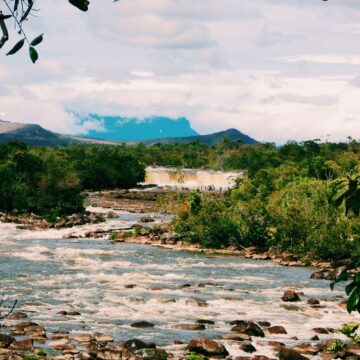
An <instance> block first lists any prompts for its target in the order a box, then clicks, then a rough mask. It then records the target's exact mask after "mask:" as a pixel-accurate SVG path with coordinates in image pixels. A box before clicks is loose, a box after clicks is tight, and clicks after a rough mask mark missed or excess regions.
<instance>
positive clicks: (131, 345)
mask: <svg viewBox="0 0 360 360" xmlns="http://www.w3.org/2000/svg"><path fill="white" fill-rule="evenodd" d="M124 348H125V349H133V350H140V349H155V348H156V345H155V344H154V343H146V342H144V341H142V340H139V339H132V340H128V341H126V342H125V344H124Z"/></svg>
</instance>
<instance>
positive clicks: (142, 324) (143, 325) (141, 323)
mask: <svg viewBox="0 0 360 360" xmlns="http://www.w3.org/2000/svg"><path fill="white" fill-rule="evenodd" d="M130 326H131V327H135V328H151V327H154V326H155V324H153V323H151V322H148V321H138V322H135V323H132V324H131V325H130Z"/></svg>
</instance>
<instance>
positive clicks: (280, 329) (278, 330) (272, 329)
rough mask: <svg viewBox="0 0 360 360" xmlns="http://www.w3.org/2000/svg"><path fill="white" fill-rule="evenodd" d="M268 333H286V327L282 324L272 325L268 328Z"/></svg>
mask: <svg viewBox="0 0 360 360" xmlns="http://www.w3.org/2000/svg"><path fill="white" fill-rule="evenodd" d="M268 331H269V333H270V334H287V331H286V329H285V328H284V327H283V326H272V327H269V328H268Z"/></svg>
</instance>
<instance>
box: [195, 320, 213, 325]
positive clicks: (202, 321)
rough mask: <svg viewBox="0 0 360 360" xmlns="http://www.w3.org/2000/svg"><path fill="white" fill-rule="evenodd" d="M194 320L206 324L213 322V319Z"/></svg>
mask: <svg viewBox="0 0 360 360" xmlns="http://www.w3.org/2000/svg"><path fill="white" fill-rule="evenodd" d="M196 322H197V323H198V324H207V325H214V324H215V321H212V320H206V319H199V320H196Z"/></svg>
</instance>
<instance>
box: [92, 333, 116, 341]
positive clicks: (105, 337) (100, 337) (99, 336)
mask: <svg viewBox="0 0 360 360" xmlns="http://www.w3.org/2000/svg"><path fill="white" fill-rule="evenodd" d="M94 338H95V340H96V341H97V342H108V341H113V340H114V338H113V337H112V336H111V335H106V334H101V333H95V334H94Z"/></svg>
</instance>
